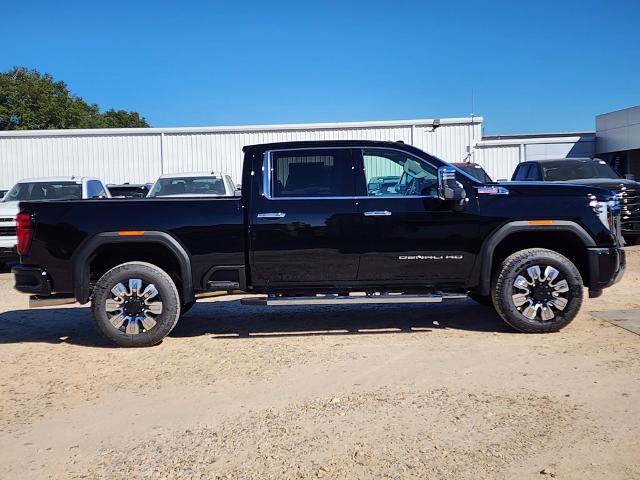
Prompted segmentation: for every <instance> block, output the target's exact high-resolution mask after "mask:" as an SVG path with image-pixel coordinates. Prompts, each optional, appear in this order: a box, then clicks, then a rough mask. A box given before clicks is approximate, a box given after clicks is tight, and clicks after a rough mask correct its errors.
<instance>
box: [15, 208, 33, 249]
mask: <svg viewBox="0 0 640 480" xmlns="http://www.w3.org/2000/svg"><path fill="white" fill-rule="evenodd" d="M16 235H17V236H18V246H17V249H18V254H19V255H26V253H27V252H28V251H29V247H30V246H31V237H32V236H33V231H32V230H31V214H29V213H19V214H18V217H17V218H16Z"/></svg>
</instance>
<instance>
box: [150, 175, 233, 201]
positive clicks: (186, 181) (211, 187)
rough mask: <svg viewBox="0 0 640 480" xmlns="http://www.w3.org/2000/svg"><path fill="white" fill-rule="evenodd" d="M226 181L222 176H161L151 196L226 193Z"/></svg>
mask: <svg viewBox="0 0 640 480" xmlns="http://www.w3.org/2000/svg"><path fill="white" fill-rule="evenodd" d="M225 194H226V190H225V188H224V181H223V180H222V178H220V177H178V178H161V179H159V180H158V181H157V182H156V183H155V185H154V186H153V188H152V189H151V193H149V196H150V197H169V196H172V195H192V196H207V195H225Z"/></svg>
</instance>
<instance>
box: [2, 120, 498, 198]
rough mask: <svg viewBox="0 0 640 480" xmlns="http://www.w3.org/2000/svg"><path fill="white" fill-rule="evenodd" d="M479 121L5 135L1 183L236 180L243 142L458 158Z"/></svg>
mask: <svg viewBox="0 0 640 480" xmlns="http://www.w3.org/2000/svg"><path fill="white" fill-rule="evenodd" d="M481 125H482V117H472V118H443V119H437V120H436V119H432V120H401V121H381V122H349V123H317V124H298V125H256V126H239V127H198V128H145V129H139V128H134V129H97V130H42V131H9V132H0V187H2V188H9V187H11V186H12V185H13V184H14V183H15V182H16V181H17V180H20V179H22V178H27V177H43V176H56V175H76V176H85V175H90V176H96V177H100V178H101V179H102V180H103V181H105V182H106V183H123V182H130V183H143V182H150V181H153V180H155V179H156V178H157V177H158V176H159V175H161V174H164V173H175V172H194V171H223V172H227V173H229V174H230V175H231V177H232V178H233V179H234V180H235V181H236V182H239V181H240V179H241V174H242V172H241V169H242V147H243V146H245V145H251V144H257V143H268V142H280V141H295V140H336V139H341V140H347V139H355V140H391V141H397V140H402V141H404V142H405V143H408V144H411V145H415V146H416V147H418V148H421V149H423V150H425V151H427V152H429V153H431V154H433V155H436V156H438V157H440V158H442V159H444V160H447V161H450V162H456V161H457V162H459V161H463V160H465V159H468V158H473V155H474V146H475V145H476V144H477V143H478V142H480V140H481V135H482V131H481ZM492 161H493V160H492ZM496 171H497V170H496ZM490 173H493V171H490ZM494 175H495V173H494Z"/></svg>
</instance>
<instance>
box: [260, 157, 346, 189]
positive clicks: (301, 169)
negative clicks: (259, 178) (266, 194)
mask: <svg viewBox="0 0 640 480" xmlns="http://www.w3.org/2000/svg"><path fill="white" fill-rule="evenodd" d="M271 192H272V194H273V196H274V197H340V196H351V195H353V173H352V169H351V155H350V152H349V150H347V149H318V150H298V151H287V152H273V153H272V154H271Z"/></svg>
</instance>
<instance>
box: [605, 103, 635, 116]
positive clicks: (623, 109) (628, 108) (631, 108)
mask: <svg viewBox="0 0 640 480" xmlns="http://www.w3.org/2000/svg"><path fill="white" fill-rule="evenodd" d="M636 108H640V105H634V106H633V107H625V108H619V109H618V110H611V111H610V112H606V113H599V114H598V115H596V118H598V117H604V116H605V115H611V114H612V113H618V112H624V111H625V110H633V109H636Z"/></svg>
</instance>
